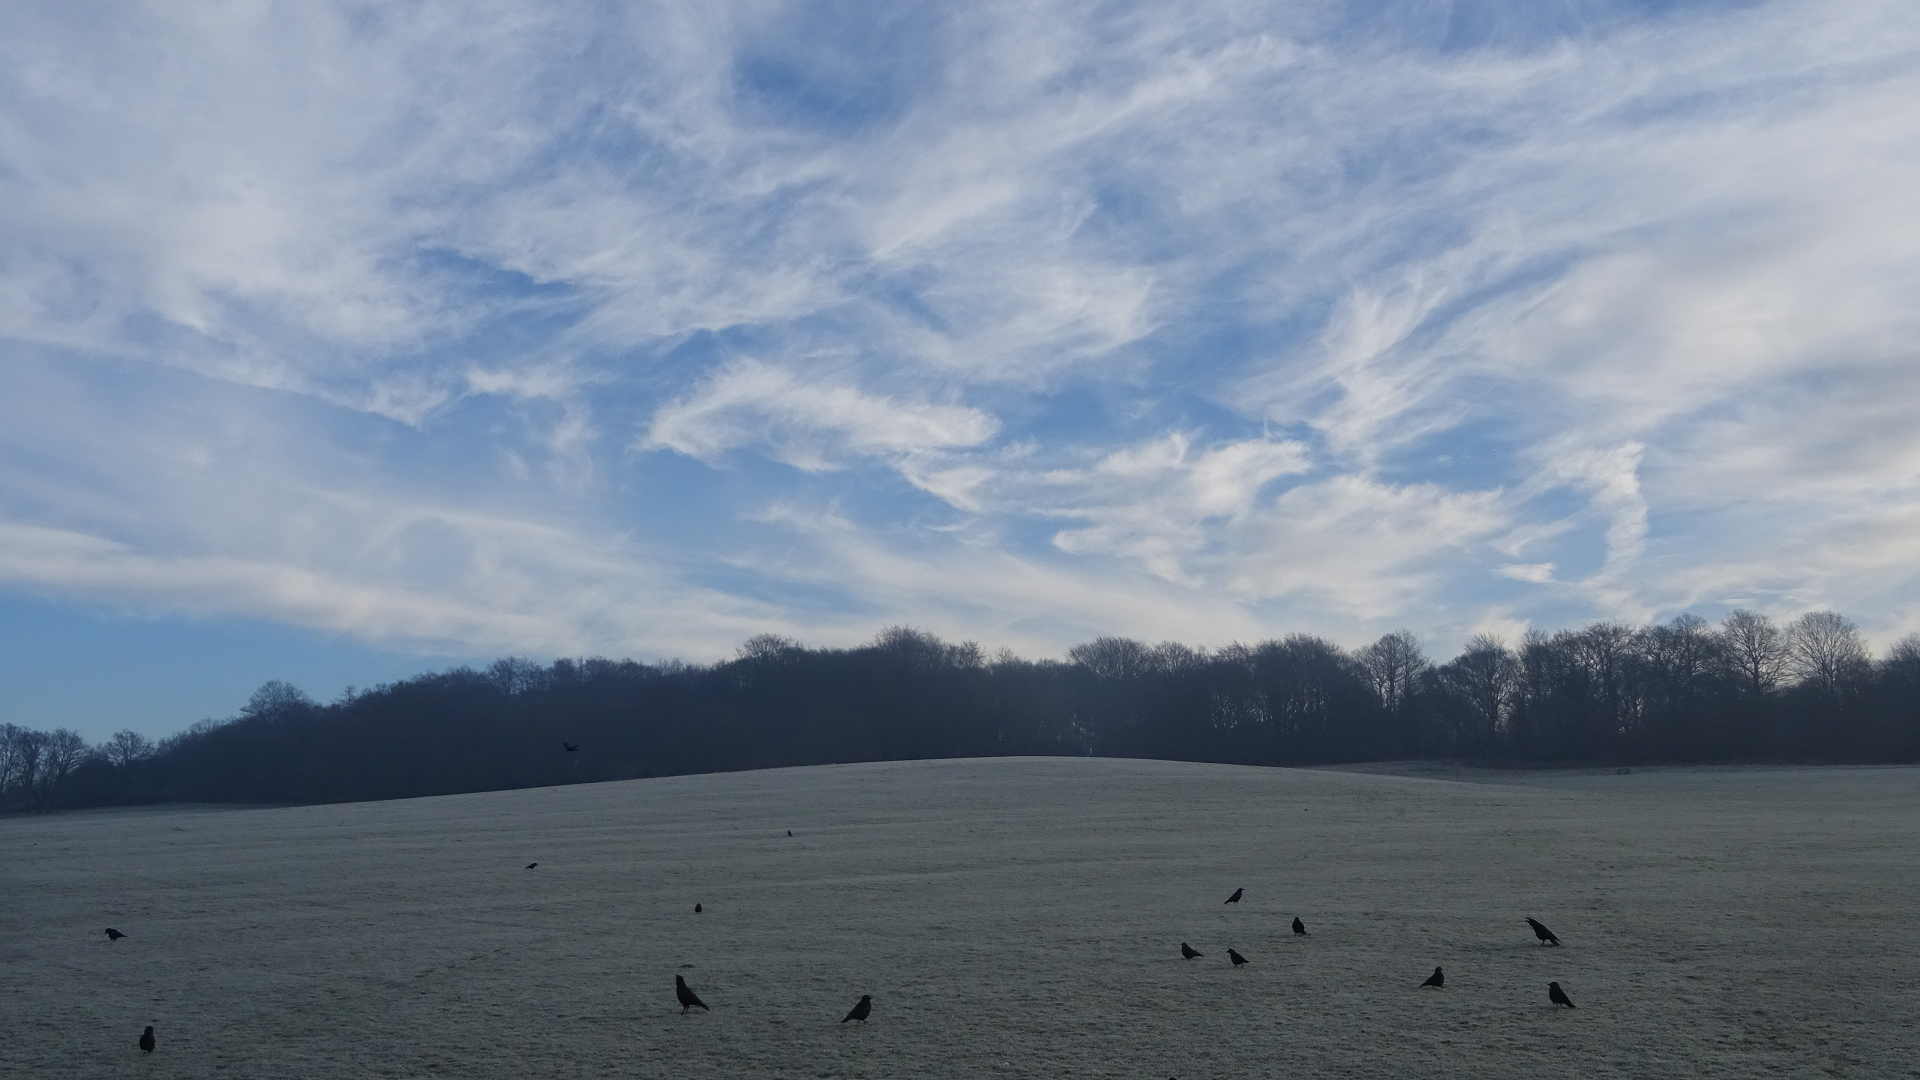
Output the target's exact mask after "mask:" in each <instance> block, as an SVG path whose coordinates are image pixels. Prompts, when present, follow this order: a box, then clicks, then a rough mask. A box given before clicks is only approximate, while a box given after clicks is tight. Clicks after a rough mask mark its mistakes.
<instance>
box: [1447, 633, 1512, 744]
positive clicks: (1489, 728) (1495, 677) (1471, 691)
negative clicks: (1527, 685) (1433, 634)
mask: <svg viewBox="0 0 1920 1080" xmlns="http://www.w3.org/2000/svg"><path fill="white" fill-rule="evenodd" d="M1438 674H1439V676H1440V678H1441V679H1442V680H1443V681H1444V682H1445V683H1446V685H1447V687H1448V688H1449V689H1450V690H1452V691H1453V692H1454V693H1456V694H1458V695H1459V696H1460V697H1461V699H1463V700H1464V701H1465V702H1466V703H1467V704H1468V705H1469V706H1470V707H1471V708H1472V709H1473V712H1474V719H1475V721H1476V724H1477V726H1478V728H1479V730H1478V731H1477V732H1476V736H1477V737H1478V738H1480V739H1482V740H1487V739H1491V738H1492V737H1493V736H1494V735H1495V734H1497V733H1498V732H1500V731H1501V730H1503V729H1504V728H1505V727H1506V721H1507V715H1508V712H1509V707H1510V706H1511V704H1512V701H1513V693H1514V689H1515V687H1516V686H1517V685H1518V683H1519V675H1520V664H1519V661H1518V660H1516V659H1515V658H1514V655H1513V652H1512V650H1510V649H1508V648H1507V643H1506V642H1504V641H1502V640H1500V639H1499V638H1498V637H1495V636H1494V635H1492V634H1475V635H1474V636H1473V638H1472V640H1470V641H1468V642H1467V647H1466V649H1465V650H1464V651H1462V652H1461V653H1460V655H1459V656H1456V657H1454V658H1453V659H1452V660H1450V661H1448V663H1447V665H1446V666H1445V667H1443V668H1441V669H1440V670H1439V672H1438Z"/></svg>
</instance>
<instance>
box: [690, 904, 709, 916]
mask: <svg viewBox="0 0 1920 1080" xmlns="http://www.w3.org/2000/svg"><path fill="white" fill-rule="evenodd" d="M705 910H707V909H706V908H703V907H701V906H700V905H699V904H695V905H693V913H694V914H695V915H698V914H700V913H701V912H703V911H705Z"/></svg>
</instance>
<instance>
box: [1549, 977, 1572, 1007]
mask: <svg viewBox="0 0 1920 1080" xmlns="http://www.w3.org/2000/svg"><path fill="white" fill-rule="evenodd" d="M1547 1000H1548V1001H1551V1002H1553V1003H1554V1004H1555V1005H1565V1006H1566V1007H1567V1008H1569V1009H1571V1008H1573V999H1572V998H1570V997H1568V996H1567V992H1566V991H1565V990H1562V989H1560V984H1559V983H1556V982H1550V983H1548V984H1547Z"/></svg>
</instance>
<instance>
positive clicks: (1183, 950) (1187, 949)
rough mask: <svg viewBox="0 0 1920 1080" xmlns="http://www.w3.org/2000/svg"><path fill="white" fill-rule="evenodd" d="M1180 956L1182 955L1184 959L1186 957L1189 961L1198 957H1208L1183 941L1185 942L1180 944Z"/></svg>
mask: <svg viewBox="0 0 1920 1080" xmlns="http://www.w3.org/2000/svg"><path fill="white" fill-rule="evenodd" d="M1180 955H1181V956H1184V957H1186V958H1187V959H1189V960H1191V959H1193V958H1194V957H1196V956H1205V955H1207V954H1206V953H1203V952H1201V951H1200V950H1198V949H1196V948H1194V947H1193V946H1191V945H1189V944H1187V943H1186V942H1184V941H1183V942H1181V943H1180Z"/></svg>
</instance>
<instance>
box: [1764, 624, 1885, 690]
mask: <svg viewBox="0 0 1920 1080" xmlns="http://www.w3.org/2000/svg"><path fill="white" fill-rule="evenodd" d="M1784 636H1785V640H1786V646H1787V663H1788V665H1789V668H1790V669H1791V670H1792V672H1793V674H1794V675H1795V676H1796V677H1798V678H1799V679H1800V681H1801V682H1803V683H1806V684H1809V685H1811V686H1813V687H1815V688H1816V689H1818V690H1820V691H1821V692H1822V693H1825V694H1829V695H1832V694H1839V693H1842V692H1844V691H1846V690H1850V689H1852V688H1854V687H1856V686H1858V685H1859V684H1860V682H1861V681H1862V680H1863V679H1865V678H1866V675H1867V673H1868V672H1869V671H1870V670H1872V661H1871V660H1870V659H1869V658H1868V656H1867V643H1866V641H1865V640H1864V639H1863V638H1861V636H1860V628H1859V627H1857V626H1855V625H1853V621H1852V620H1850V619H1848V618H1847V617H1846V616H1844V615H1840V614H1838V613H1836V612H1832V611H1809V612H1807V613H1806V614H1805V615H1802V616H1800V617H1799V618H1797V619H1795V620H1793V622H1791V623H1789V624H1787V631H1786V634H1785V635H1784Z"/></svg>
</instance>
